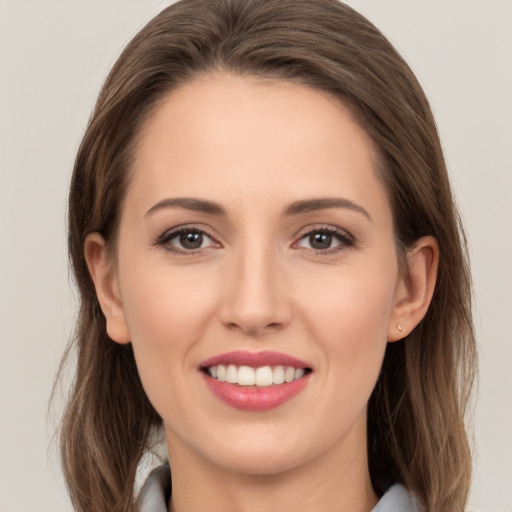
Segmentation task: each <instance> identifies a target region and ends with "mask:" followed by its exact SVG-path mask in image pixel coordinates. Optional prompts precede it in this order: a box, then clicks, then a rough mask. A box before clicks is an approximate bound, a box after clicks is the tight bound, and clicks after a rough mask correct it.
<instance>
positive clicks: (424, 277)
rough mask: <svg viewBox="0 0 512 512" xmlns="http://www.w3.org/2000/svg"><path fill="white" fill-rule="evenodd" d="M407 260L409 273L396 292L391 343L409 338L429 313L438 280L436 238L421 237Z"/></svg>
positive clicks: (391, 317) (403, 278)
mask: <svg viewBox="0 0 512 512" xmlns="http://www.w3.org/2000/svg"><path fill="white" fill-rule="evenodd" d="M406 258H407V270H406V272H405V275H403V276H402V277H401V279H400V282H399V283H398V285H397V289H396V292H395V305H394V308H393V312H392V314H391V316H390V320H389V325H388V341H398V340H400V339H402V338H404V337H405V336H407V335H408V334H409V333H410V332H411V331H412V330H413V329H414V328H415V327H416V326H417V325H418V324H419V323H420V321H421V320H422V318H423V317H424V316H425V314H426V313H427V310H428V307H429V305H430V301H431V300H432V296H433V295H434V289H435V285H436V279H437V267H438V263H439V246H438V243H437V240H436V239H435V238H434V237H433V236H425V237H423V238H420V239H419V240H418V241H417V243H416V244H415V245H414V246H413V247H412V248H411V249H410V250H409V251H408V252H407V254H406Z"/></svg>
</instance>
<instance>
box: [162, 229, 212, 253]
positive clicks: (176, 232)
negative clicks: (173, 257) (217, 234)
mask: <svg viewBox="0 0 512 512" xmlns="http://www.w3.org/2000/svg"><path fill="white" fill-rule="evenodd" d="M183 234H197V235H201V236H202V237H206V238H209V239H210V240H211V241H212V244H211V246H216V245H217V246H220V244H218V242H216V241H215V239H214V238H213V237H212V236H211V235H210V234H208V233H207V232H206V231H205V230H204V229H199V228H195V227H192V226H182V227H180V228H177V229H172V230H170V231H166V232H165V233H163V234H162V235H161V236H159V237H158V239H157V241H156V243H155V245H156V246H158V247H163V248H164V249H165V250H166V251H169V252H172V253H175V254H178V255H183V256H189V255H192V254H197V253H199V252H200V251H201V250H203V249H205V247H200V248H198V249H185V248H183V249H180V248H178V247H175V246H174V245H173V244H171V241H172V240H174V239H175V238H178V237H179V236H180V235H183ZM211 246H208V247H211ZM208 247H206V248H208Z"/></svg>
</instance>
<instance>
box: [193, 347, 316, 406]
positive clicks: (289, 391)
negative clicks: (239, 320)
mask: <svg viewBox="0 0 512 512" xmlns="http://www.w3.org/2000/svg"><path fill="white" fill-rule="evenodd" d="M200 370H201V373H202V375H203V376H204V379H205V381H206V384H207V386H208V388H209V389H210V391H211V392H212V393H213V394H214V395H215V396H216V397H217V398H219V399H220V400H222V401H223V402H224V403H226V404H228V405H230V406H231V407H235V408H236V409H241V410H246V411H265V410H268V409H272V408H274V407H277V406H279V405H281V404H283V403H284V402H286V401H288V400H289V399H291V398H292V397H294V396H295V395H297V394H298V393H299V392H301V391H302V390H303V389H304V388H305V387H306V386H307V384H308V382H309V376H310V374H311V373H312V369H311V368H310V367H308V366H307V364H306V363H304V362H303V361H300V360H298V359H296V358H294V357H291V356H288V355H285V354H280V353H277V352H270V351H266V352H258V353H251V352H244V351H237V352H230V353H228V354H223V355H221V356H217V357H214V358H211V359H209V360H207V361H204V362H203V364H201V366H200Z"/></svg>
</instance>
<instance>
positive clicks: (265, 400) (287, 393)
mask: <svg viewBox="0 0 512 512" xmlns="http://www.w3.org/2000/svg"><path fill="white" fill-rule="evenodd" d="M309 375H310V374H307V375H305V376H304V377H301V378H300V379H297V380H294V381H292V382H288V383H284V384H274V385H272V386H266V387H246V386H238V385H237V384H230V383H228V382H220V381H218V380H217V379H214V378H212V377H210V376H208V375H206V374H204V373H203V377H204V379H205V381H206V384H207V386H208V387H209V388H210V391H211V392H212V393H213V394H214V395H215V396H216V397H217V398H219V399H220V400H222V401H223V402H224V403H226V404H228V405H230V406H231V407H234V408H235V409H241V410H243V411H267V410H269V409H273V408H274V407H278V406H279V405H281V404H283V403H284V402H287V401H288V400H290V399H291V398H293V397H294V396H295V395H297V394H298V393H300V392H301V391H302V390H303V389H304V388H305V387H306V386H307V384H308V382H309Z"/></svg>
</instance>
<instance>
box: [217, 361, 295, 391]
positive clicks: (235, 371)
mask: <svg viewBox="0 0 512 512" xmlns="http://www.w3.org/2000/svg"><path fill="white" fill-rule="evenodd" d="M207 372H208V375H210V377H213V378H214V379H217V380H218V381H220V382H229V383H230V384H238V385H239V386H259V387H268V386H272V385H273V384H283V383H284V382H292V381H294V380H297V379H300V378H301V377H303V376H304V374H305V370H304V368H294V367H293V366H274V367H273V368H272V367H270V366H260V367H259V368H251V367H250V366H240V367H237V366H235V365H234V364H230V365H229V366H225V365H223V364H219V365H217V366H210V367H208V368H207Z"/></svg>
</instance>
